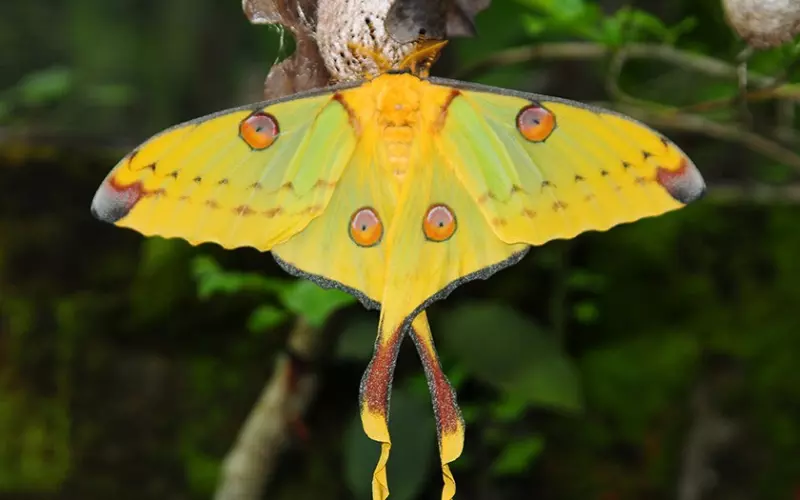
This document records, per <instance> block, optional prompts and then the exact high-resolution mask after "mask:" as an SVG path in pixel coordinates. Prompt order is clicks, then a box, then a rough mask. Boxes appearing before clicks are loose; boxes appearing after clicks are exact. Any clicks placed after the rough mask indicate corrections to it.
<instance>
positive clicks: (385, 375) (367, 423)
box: [359, 319, 404, 500]
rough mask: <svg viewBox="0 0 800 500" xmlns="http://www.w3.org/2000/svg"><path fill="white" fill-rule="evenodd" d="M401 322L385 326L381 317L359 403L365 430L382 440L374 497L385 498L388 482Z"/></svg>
mask: <svg viewBox="0 0 800 500" xmlns="http://www.w3.org/2000/svg"><path fill="white" fill-rule="evenodd" d="M403 335H404V331H403V328H402V325H391V326H390V327H388V328H387V327H386V324H385V323H384V321H383V319H381V322H380V325H379V327H378V338H377V339H376V340H375V351H374V353H373V355H372V359H371V360H370V362H369V365H368V366H367V369H366V371H365V372H364V376H363V377H362V379H361V388H360V393H359V406H360V413H361V425H362V427H363V428H364V433H365V434H366V435H367V436H368V437H369V438H370V439H372V440H373V441H377V442H379V443H380V444H381V455H380V457H379V458H378V463H377V465H376V466H375V471H374V472H373V474H372V499H373V500H386V498H387V497H388V496H389V483H388V480H387V478H386V464H387V462H388V461H389V452H390V450H391V448H392V441H391V438H390V437H389V397H390V393H391V389H392V378H393V377H394V367H395V364H396V363H397V354H398V352H399V350H400V343H401V342H402V340H403Z"/></svg>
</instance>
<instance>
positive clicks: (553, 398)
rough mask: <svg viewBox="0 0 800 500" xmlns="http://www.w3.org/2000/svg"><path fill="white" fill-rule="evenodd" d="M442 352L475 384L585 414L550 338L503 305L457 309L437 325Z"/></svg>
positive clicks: (568, 368) (569, 369)
mask: <svg viewBox="0 0 800 500" xmlns="http://www.w3.org/2000/svg"><path fill="white" fill-rule="evenodd" d="M434 331H436V332H437V336H438V337H439V339H440V343H441V344H442V350H443V351H445V352H448V355H449V356H452V357H453V359H455V360H457V361H458V362H460V363H463V364H464V366H465V367H466V369H467V370H468V371H469V373H470V374H472V375H473V376H474V377H476V378H477V379H479V380H481V381H483V382H485V383H487V384H491V385H492V386H494V387H495V388H497V389H500V390H503V391H505V392H507V393H508V394H510V395H512V396H515V397H518V398H523V399H524V400H526V401H528V402H529V403H530V404H536V405H541V406H548V407H552V408H555V409H558V410H562V411H566V412H576V411H579V410H580V409H581V408H582V405H583V403H582V396H581V391H580V384H579V380H578V373H577V371H576V369H575V367H574V366H573V364H572V361H570V359H569V358H568V357H567V356H566V355H565V354H564V353H563V352H562V351H561V349H560V348H559V346H558V344H557V342H556V340H555V339H554V338H553V337H552V335H550V334H548V333H546V332H544V331H543V330H542V329H541V328H539V327H537V326H536V324H535V323H533V322H532V321H531V320H530V319H528V318H526V317H525V316H523V315H521V314H519V313H517V312H516V311H514V309H512V308H510V307H507V306H503V305H500V304H491V303H475V304H459V305H458V306H457V307H456V308H454V309H453V310H451V311H447V314H446V315H443V317H442V318H441V319H437V320H436V328H435V329H434Z"/></svg>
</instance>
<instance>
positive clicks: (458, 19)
mask: <svg viewBox="0 0 800 500" xmlns="http://www.w3.org/2000/svg"><path fill="white" fill-rule="evenodd" d="M490 3H492V0H451V2H450V5H449V6H448V10H447V36H448V38H452V37H456V36H467V37H473V36H475V35H476V34H477V33H476V31H475V16H476V15H478V13H480V12H481V11H483V10H486V9H488V8H489V4H490Z"/></svg>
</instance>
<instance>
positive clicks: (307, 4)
mask: <svg viewBox="0 0 800 500" xmlns="http://www.w3.org/2000/svg"><path fill="white" fill-rule="evenodd" d="M242 10H244V14H245V15H246V16H247V19H249V20H250V22H251V23H253V24H282V25H283V26H285V27H286V28H287V29H288V30H290V31H291V32H292V33H295V34H297V33H298V32H310V26H311V25H313V21H314V18H315V16H316V10H317V0H242Z"/></svg>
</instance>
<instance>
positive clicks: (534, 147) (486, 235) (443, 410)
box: [91, 44, 705, 500]
mask: <svg viewBox="0 0 800 500" xmlns="http://www.w3.org/2000/svg"><path fill="white" fill-rule="evenodd" d="M441 45H443V44H439V45H438V46H429V47H427V48H424V49H421V50H419V51H418V52H415V53H413V54H411V55H410V56H409V57H407V58H406V59H405V60H404V61H403V63H402V64H400V65H399V67H387V65H386V64H384V63H382V62H381V61H380V56H379V54H375V62H376V64H377V65H378V66H379V67H380V68H381V71H380V72H379V74H377V75H373V76H368V77H367V78H365V79H364V80H363V81H360V82H351V83H344V84H340V85H335V86H331V87H327V88H324V89H320V90H315V91H311V92H303V93H298V94H294V95H291V96H288V97H285V98H281V99H276V100H271V101H266V102H260V103H256V104H249V105H246V106H242V107H239V108H235V109H230V110H227V111H221V112H219V113H215V114H212V115H209V116H205V117H202V118H198V119H196V120H192V121H189V122H186V123H183V124H181V125H177V126H175V127H172V128H170V129H168V130H165V131H163V132H161V133H159V134H157V135H155V136H154V137H152V138H150V139H149V140H147V141H146V142H144V143H143V144H142V145H140V146H139V147H137V148H136V149H135V150H133V151H132V152H130V153H129V154H128V155H127V156H125V157H124V158H123V159H122V160H120V162H119V163H118V164H117V165H116V166H115V167H114V168H113V169H112V170H111V172H110V173H109V174H108V176H107V177H106V178H105V180H104V181H103V183H102V185H101V186H100V188H99V189H98V191H97V193H96V195H95V197H94V200H93V201H92V206H91V209H92V213H93V214H94V215H95V216H96V217H97V218H99V219H101V220H103V221H106V222H110V223H113V224H115V225H117V226H122V227H127V228H131V229H134V230H136V231H139V232H140V233H142V234H144V235H147V236H150V235H158V236H162V237H167V238H182V239H185V240H187V241H188V242H189V243H191V244H193V245H196V244H200V243H205V242H214V243H217V244H219V245H221V246H223V247H225V248H238V247H253V248H256V249H258V250H261V251H265V252H266V251H269V252H271V253H272V255H273V256H274V258H275V259H276V261H277V262H278V263H279V264H280V265H281V266H282V267H283V268H284V269H285V270H286V271H287V272H289V273H291V274H294V275H297V276H302V277H304V278H308V279H311V280H314V281H316V282H317V283H318V284H320V285H322V286H327V287H337V288H341V289H343V290H346V291H348V292H350V293H352V294H353V295H355V296H356V297H358V298H359V299H360V301H361V302H362V303H363V305H364V306H366V307H368V308H380V320H379V325H378V332H377V339H376V341H375V349H374V354H373V358H372V360H371V361H370V363H369V366H368V367H367V369H366V372H365V373H364V376H363V378H362V381H361V387H360V398H359V400H360V413H361V420H362V424H363V427H364V431H365V432H366V434H367V435H368V436H369V437H370V438H371V439H373V440H375V441H378V442H380V443H381V455H380V458H379V461H378V464H377V466H376V468H375V471H374V475H373V481H372V494H373V498H374V499H377V500H383V499H385V498H387V497H388V495H389V488H388V484H387V477H386V464H387V461H388V459H389V452H390V449H391V440H390V436H389V430H388V416H389V397H390V387H391V381H392V376H393V372H394V366H395V362H396V359H397V353H398V349H399V346H400V343H401V341H402V340H403V337H404V336H405V335H406V334H408V335H409V336H410V337H411V339H412V340H413V341H414V343H415V344H416V347H417V351H418V353H419V355H420V357H421V359H422V364H423V368H424V370H425V375H426V377H427V379H428V384H429V387H430V391H431V398H432V401H433V409H434V412H435V415H436V422H437V435H438V443H439V453H440V458H441V466H442V475H443V481H444V486H443V490H442V498H443V499H451V498H453V496H454V494H455V481H454V478H453V475H452V473H451V472H450V468H449V466H448V464H449V463H450V462H452V461H453V460H455V459H456V458H458V456H459V455H460V454H461V451H462V448H463V442H464V422H463V419H462V418H461V413H460V411H459V409H458V406H457V403H456V397H455V393H454V391H453V389H452V387H451V386H450V384H449V382H448V380H447V378H446V376H445V374H444V373H443V371H442V368H441V366H440V364H439V359H438V356H437V354H436V350H435V347H434V343H433V338H432V336H431V331H430V327H429V326H428V320H427V317H426V314H425V309H426V307H427V306H428V305H429V304H431V302H433V301H435V300H438V299H440V298H443V297H445V296H446V295H447V294H448V293H449V292H450V291H452V290H453V289H454V288H456V287H457V286H459V285H460V284H462V283H465V282H467V281H470V280H473V279H476V278H483V279H485V278H488V277H489V276H490V275H492V274H493V273H495V272H496V271H498V270H500V269H502V268H504V267H507V266H510V265H512V264H514V263H516V262H518V261H519V260H520V259H521V258H522V257H523V256H524V255H525V253H526V251H527V250H528V248H529V247H531V246H534V245H543V244H544V243H546V242H548V241H550V240H553V239H568V238H573V237H574V236H576V235H578V234H579V233H582V232H584V231H591V230H594V231H605V230H607V229H609V228H611V227H613V226H615V225H617V224H621V223H626V222H632V221H635V220H637V219H641V218H644V217H650V216H656V215H659V214H662V213H665V212H668V211H671V210H676V209H678V208H681V207H683V206H684V205H686V204H688V203H690V202H692V201H694V200H696V199H698V198H699V197H700V196H701V195H702V194H703V192H704V190H705V184H704V181H703V178H702V176H701V175H700V173H699V171H698V169H697V168H696V167H695V165H694V164H693V163H692V161H691V160H690V159H689V158H688V157H687V156H686V155H685V154H684V153H683V152H682V151H681V150H680V149H679V148H678V146H676V145H675V144H674V143H673V142H671V141H670V140H669V139H667V138H666V137H664V136H662V135H661V134H659V133H658V132H656V131H654V130H652V129H650V128H648V127H647V126H645V125H643V124H642V123H639V122H637V121H635V120H633V119H631V118H628V117H626V116H623V115H620V114H618V113H615V112H612V111H607V110H603V109H599V108H595V107H592V106H587V105H585V104H581V103H578V102H573V101H569V100H566V99H560V98H556V97H549V96H545V95H538V94H529V93H523V92H517V91H513V90H507V89H502V88H496V87H489V86H484V85H477V84H473V83H467V82H462V81H456V80H446V79H441V78H433V77H430V76H429V75H428V68H429V63H430V61H431V59H430V56H431V54H432V53H433V54H434V55H435V53H436V52H438V49H439V48H440V47H441Z"/></svg>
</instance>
